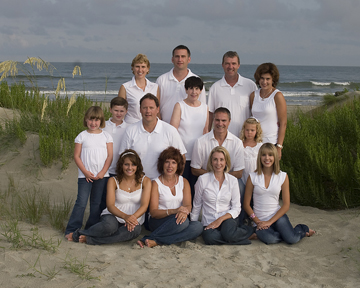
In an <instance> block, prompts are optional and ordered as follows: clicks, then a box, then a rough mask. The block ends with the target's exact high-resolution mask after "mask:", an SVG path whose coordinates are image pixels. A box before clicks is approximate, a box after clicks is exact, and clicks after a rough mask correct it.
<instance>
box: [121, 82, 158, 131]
mask: <svg viewBox="0 0 360 288" xmlns="http://www.w3.org/2000/svg"><path fill="white" fill-rule="evenodd" d="M123 86H124V88H125V90H126V100H127V101H128V103H129V108H128V112H127V113H126V115H125V121H126V122H127V123H128V124H132V123H135V122H137V121H139V120H141V119H142V117H141V113H140V99H141V97H143V96H144V95H145V94H147V93H151V94H153V95H154V96H156V94H157V90H158V85H157V84H156V83H153V82H151V81H149V80H148V79H146V86H145V91H143V90H142V89H141V88H139V87H138V86H137V85H136V81H135V76H133V78H132V80H131V81H129V82H126V83H124V84H123Z"/></svg>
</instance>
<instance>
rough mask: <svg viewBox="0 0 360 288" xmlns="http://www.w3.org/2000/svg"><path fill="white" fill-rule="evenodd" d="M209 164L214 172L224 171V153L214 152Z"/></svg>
mask: <svg viewBox="0 0 360 288" xmlns="http://www.w3.org/2000/svg"><path fill="white" fill-rule="evenodd" d="M211 166H212V168H213V170H214V172H224V170H225V167H226V160H225V155H224V154H223V153H222V152H215V153H214V154H213V155H212V157H211Z"/></svg>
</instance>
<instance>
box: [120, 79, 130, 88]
mask: <svg viewBox="0 0 360 288" xmlns="http://www.w3.org/2000/svg"><path fill="white" fill-rule="evenodd" d="M121 86H123V87H124V88H125V89H128V88H129V87H130V86H132V80H130V81H128V82H125V83H124V84H122V85H121Z"/></svg>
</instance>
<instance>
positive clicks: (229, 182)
mask: <svg viewBox="0 0 360 288" xmlns="http://www.w3.org/2000/svg"><path fill="white" fill-rule="evenodd" d="M219 187H220V185H219V181H218V180H216V178H215V176H214V173H213V172H210V173H205V174H203V175H201V176H199V179H198V181H197V182H196V184H195V197H194V203H193V208H192V211H191V213H190V219H191V221H198V220H199V215H200V211H202V217H201V224H203V226H208V225H209V224H210V223H212V222H214V221H215V220H216V219H218V218H219V217H221V216H223V215H225V214H226V213H229V214H230V215H231V217H232V218H234V219H235V218H236V217H238V216H239V214H240V212H241V203H240V190H239V184H238V180H237V179H236V178H235V177H234V176H232V175H230V174H229V173H225V180H224V182H223V184H222V185H221V187H220V188H219ZM201 209H202V210H201Z"/></svg>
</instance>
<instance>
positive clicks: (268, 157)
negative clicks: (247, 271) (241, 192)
mask: <svg viewBox="0 0 360 288" xmlns="http://www.w3.org/2000/svg"><path fill="white" fill-rule="evenodd" d="M280 191H282V201H283V205H282V206H280V205H279V195H280ZM251 197H253V202H254V210H253V209H251V207H250V200H251ZM244 208H245V211H246V212H247V213H248V214H249V215H250V218H252V219H253V221H254V222H255V225H256V226H257V227H256V235H257V237H258V239H260V240H261V241H262V242H264V243H265V244H273V243H278V242H281V241H285V242H286V243H288V244H294V243H297V242H299V241H300V240H301V239H302V238H303V237H305V236H308V237H310V236H312V235H313V234H314V233H315V231H314V230H311V229H309V227H308V226H306V225H304V224H298V225H296V227H295V228H293V226H292V225H291V223H290V221H289V218H288V217H287V215H286V214H285V213H286V212H287V211H288V210H289V208H290V190H289V178H288V176H287V174H286V173H285V172H282V171H280V164H279V157H278V153H277V149H276V147H275V146H274V145H273V144H270V143H265V144H263V145H262V146H261V147H260V150H259V154H258V158H257V168H256V170H255V172H252V173H250V177H249V178H248V180H247V183H246V189H245V199H244Z"/></svg>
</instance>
